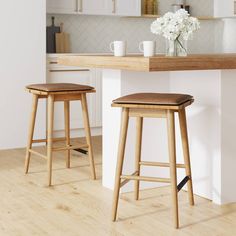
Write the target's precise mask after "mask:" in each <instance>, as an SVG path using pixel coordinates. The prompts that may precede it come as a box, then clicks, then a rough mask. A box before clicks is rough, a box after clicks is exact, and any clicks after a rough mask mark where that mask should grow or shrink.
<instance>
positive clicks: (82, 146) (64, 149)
mask: <svg viewBox="0 0 236 236" xmlns="http://www.w3.org/2000/svg"><path fill="white" fill-rule="evenodd" d="M88 147H89V145H88V144H84V145H70V146H65V147H56V148H53V149H52V150H53V151H54V152H60V151H66V150H73V149H81V148H88Z"/></svg>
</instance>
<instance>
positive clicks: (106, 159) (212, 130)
mask: <svg viewBox="0 0 236 236" xmlns="http://www.w3.org/2000/svg"><path fill="white" fill-rule="evenodd" d="M235 75H236V70H207V71H180V72H132V71H122V70H111V69H104V70H103V186H105V187H107V188H110V189H113V187H114V177H115V168H116V160H117V149H118V143H119V132H120V123H121V109H120V108H112V107H111V102H112V100H113V99H115V98H118V97H120V96H123V95H127V94H131V93H139V92H163V93H166V92H167V93H168V92H173V93H187V94H191V95H193V96H194V98H195V102H194V103H193V104H192V105H191V106H189V107H188V108H187V122H188V131H189V143H190V154H191V162H192V163H191V164H192V172H193V173H192V175H193V186H194V193H195V194H197V195H199V196H202V197H205V198H208V199H211V200H213V202H214V203H217V204H225V203H230V202H236V188H235V185H236V138H235V135H236V76H235ZM134 121H135V120H134V118H131V119H130V123H129V130H128V137H127V144H126V152H125V163H124V168H123V173H124V174H131V173H133V171H134V150H135V122H134ZM143 132H144V133H143V143H142V160H145V161H163V162H166V161H169V159H168V145H167V129H166V121H165V119H152V118H146V119H144V131H143ZM176 138H177V139H176V141H177V160H178V162H179V163H183V158H182V147H181V139H180V133H179V125H178V119H177V117H176ZM141 174H142V175H147V176H148V175H149V176H158V177H168V176H169V169H168V168H158V167H142V171H141ZM184 176H185V173H184V170H178V181H179V182H180V181H181V180H182V179H183V178H184ZM158 186H163V184H157V183H147V182H142V184H141V188H142V189H144V188H153V187H158ZM122 189H123V190H122V191H133V183H132V181H131V182H130V183H129V184H127V185H126V186H124V187H123V188H122ZM141 197H142V196H141Z"/></svg>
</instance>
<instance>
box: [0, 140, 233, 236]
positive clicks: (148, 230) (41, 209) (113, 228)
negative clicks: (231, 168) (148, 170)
mask: <svg viewBox="0 0 236 236" xmlns="http://www.w3.org/2000/svg"><path fill="white" fill-rule="evenodd" d="M94 147H95V162H96V169H97V173H98V180H96V181H92V180H90V179H89V176H90V175H89V174H90V171H89V167H88V165H87V163H88V161H87V158H86V156H84V155H83V154H79V153H77V152H73V156H72V168H71V169H66V168H65V161H64V156H63V154H64V153H63V152H61V153H60V154H59V153H58V154H57V155H56V156H55V158H54V161H53V168H54V171H53V184H54V186H53V187H51V188H48V187H46V186H45V183H46V179H47V173H46V163H45V160H43V159H41V158H38V157H35V156H33V158H32V162H31V165H30V173H29V174H28V175H24V174H23V172H24V171H23V166H24V156H25V150H24V149H17V150H6V151H0V201H1V202H0V236H11V235H13V236H32V235H40V236H41V235H42V236H45V235H50V236H54V235H55V236H60V235H63V236H67V235H68V236H70V235H73V236H90V235H91V236H107V235H109V236H122V235H123V236H146V235H147V236H162V235H163V236H168V235H176V236H178V235H183V236H191V235H196V236H211V235H212V236H220V235H222V236H235V235H236V204H231V205H227V206H223V207H220V206H217V205H214V204H212V203H211V202H210V201H208V200H205V199H202V198H199V197H196V205H195V207H190V206H189V205H188V198H187V194H186V193H185V192H183V191H182V192H181V193H180V195H179V196H180V225H181V228H180V229H179V230H175V229H173V227H172V222H171V217H170V216H171V209H170V205H169V202H170V191H169V188H168V187H165V188H159V189H151V190H145V191H142V192H141V200H140V201H137V202H136V201H134V200H133V194H132V193H127V194H122V196H121V201H120V206H119V210H118V216H119V217H118V221H117V222H115V223H113V222H111V220H110V218H111V217H110V216H111V204H112V191H110V190H108V189H106V188H103V187H102V185H101V173H102V172H101V170H102V165H101V138H100V137H96V138H94ZM37 149H39V150H40V149H42V148H41V147H39V148H37Z"/></svg>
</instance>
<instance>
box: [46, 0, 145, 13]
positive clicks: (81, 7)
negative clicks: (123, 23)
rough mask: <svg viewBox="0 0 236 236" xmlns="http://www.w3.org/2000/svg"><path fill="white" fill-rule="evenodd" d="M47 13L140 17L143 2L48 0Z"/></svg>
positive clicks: (136, 0) (135, 0)
mask: <svg viewBox="0 0 236 236" xmlns="http://www.w3.org/2000/svg"><path fill="white" fill-rule="evenodd" d="M47 13H53V14H84V15H114V16H140V15H141V0H47Z"/></svg>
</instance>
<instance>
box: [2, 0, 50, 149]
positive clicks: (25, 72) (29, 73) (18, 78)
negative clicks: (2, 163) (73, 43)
mask: <svg viewBox="0 0 236 236" xmlns="http://www.w3.org/2000/svg"><path fill="white" fill-rule="evenodd" d="M45 2H46V1H45V0H40V1H32V0H24V1H18V0H11V1H4V3H3V2H1V11H0V12H1V13H0V22H1V33H0V81H1V93H0V111H1V114H0V149H6V148H13V147H23V146H25V144H26V137H27V130H28V118H29V108H30V104H31V96H30V95H29V94H28V93H26V92H25V91H24V87H25V85H27V84H30V83H40V82H43V81H45V76H46V62H45V60H46V59H45V37H46V36H45V25H46V16H45V12H46V3H45ZM39 133H41V132H40V131H39Z"/></svg>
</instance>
